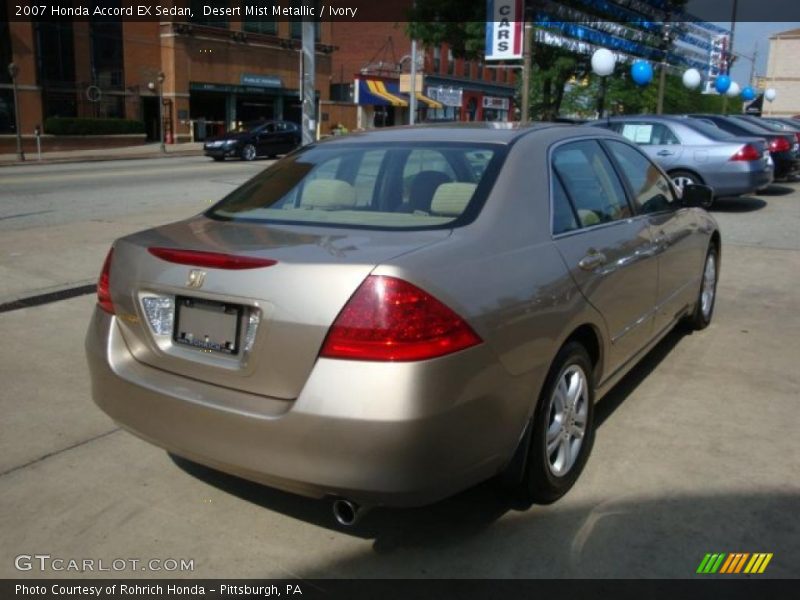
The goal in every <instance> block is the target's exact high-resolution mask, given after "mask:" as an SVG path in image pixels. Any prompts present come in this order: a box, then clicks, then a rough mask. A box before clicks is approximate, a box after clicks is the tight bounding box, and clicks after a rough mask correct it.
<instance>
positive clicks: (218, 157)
mask: <svg viewBox="0 0 800 600" xmlns="http://www.w3.org/2000/svg"><path fill="white" fill-rule="evenodd" d="M211 158H213V159H214V162H222V161H223V160H225V157H224V156H212V157H211Z"/></svg>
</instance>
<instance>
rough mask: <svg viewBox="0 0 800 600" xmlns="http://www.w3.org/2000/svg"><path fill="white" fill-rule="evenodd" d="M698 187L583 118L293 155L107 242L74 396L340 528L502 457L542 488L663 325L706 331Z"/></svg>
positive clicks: (710, 233) (707, 245)
mask: <svg viewBox="0 0 800 600" xmlns="http://www.w3.org/2000/svg"><path fill="white" fill-rule="evenodd" d="M710 201H711V191H710V189H709V188H707V187H704V186H686V187H685V188H684V189H683V191H682V194H679V192H678V191H677V190H676V189H675V188H674V187H673V185H672V183H671V182H670V181H669V179H668V178H667V177H666V176H665V175H664V173H663V171H661V169H660V168H658V167H657V166H655V165H654V164H653V163H652V162H651V161H650V159H648V158H647V157H646V156H645V155H644V154H643V153H642V152H641V151H640V150H639V149H638V148H637V147H636V146H634V145H633V144H631V143H630V142H628V141H627V140H626V139H624V138H623V137H621V136H618V135H616V134H614V133H612V132H609V131H605V130H600V129H597V130H595V129H593V128H592V129H587V128H585V127H583V128H581V127H573V126H569V125H555V124H542V125H537V126H533V127H527V128H519V127H515V126H508V127H498V126H497V125H494V126H493V125H491V124H487V125H480V126H465V127H458V126H430V127H427V128H425V127H421V128H397V129H387V130H383V131H376V132H368V133H363V134H354V135H349V136H346V137H342V138H336V139H332V140H331V141H326V142H322V143H319V144H314V145H311V146H307V147H306V148H304V149H302V150H300V151H298V152H295V153H294V154H292V155H290V156H288V157H286V158H284V159H283V160H281V161H279V162H277V163H276V164H275V165H273V166H272V167H270V168H269V169H267V170H265V171H264V172H262V173H260V174H259V175H257V176H255V177H254V178H253V179H251V180H249V181H248V182H246V183H245V184H244V185H242V186H241V187H239V188H238V189H236V190H235V191H233V192H232V193H231V194H230V195H228V196H227V197H225V198H224V199H223V200H221V201H220V202H219V203H218V204H216V205H215V206H213V207H212V208H210V209H209V210H208V211H207V212H206V213H204V214H202V215H198V216H196V217H193V218H190V219H187V220H185V221H180V222H178V223H173V224H170V225H165V226H163V227H157V228H155V229H150V230H148V231H144V232H141V233H136V234H134V235H130V236H128V237H124V238H122V239H119V240H117V241H116V242H115V243H114V245H113V248H112V249H111V251H110V252H109V253H108V257H107V259H106V261H105V265H104V266H103V270H102V273H101V276H100V280H99V284H98V303H97V308H96V310H95V312H94V316H93V319H92V321H91V324H90V327H89V331H88V334H87V342H86V348H87V353H88V358H89V364H90V367H91V375H92V383H93V394H94V399H95V401H96V402H97V404H98V405H99V406H100V407H101V408H102V409H103V410H104V411H105V412H106V413H108V414H109V415H110V416H111V417H112V418H113V419H114V420H115V421H117V422H118V423H119V424H120V425H121V426H123V427H124V428H126V429H128V430H130V431H132V432H133V433H135V434H136V435H139V436H141V437H142V438H144V439H146V440H149V441H151V442H153V443H155V444H157V445H159V446H162V447H164V448H166V449H168V450H169V451H170V452H173V453H175V454H177V455H179V456H183V457H185V458H187V459H189V460H192V461H195V462H199V463H203V464H206V465H209V466H211V467H213V468H216V469H219V470H222V471H226V472H230V473H233V474H236V475H239V476H242V477H245V478H248V479H252V480H256V481H259V482H263V483H266V484H268V485H271V486H274V487H276V488H280V489H284V490H288V491H292V492H296V493H299V494H303V495H306V496H312V497H317V498H322V497H330V498H332V499H334V500H335V502H334V506H338V512H337V514H338V516H339V519H340V522H345V523H346V522H352V520H353V519H354V518H355V515H356V514H357V511H356V508H357V506H359V505H360V506H374V505H379V504H380V505H390V506H392V505H393V506H411V505H419V504H425V503H428V502H433V501H435V500H437V499H440V498H443V497H445V496H448V495H450V494H453V493H455V492H457V491H459V490H462V489H465V488H466V487H468V486H470V485H472V484H475V483H477V482H479V481H481V480H484V479H488V478H490V477H492V476H494V475H495V474H498V473H501V472H503V473H504V477H503V479H505V480H510V481H514V480H516V483H517V486H516V488H517V489H518V490H521V491H522V492H523V493H525V494H526V495H527V497H528V499H530V500H534V501H539V502H551V501H554V500H555V499H557V498H559V497H560V496H562V495H563V494H564V493H565V492H566V491H567V490H568V489H569V488H570V487H571V486H572V485H573V483H574V482H575V480H576V478H577V477H578V475H579V473H580V471H581V469H582V467H583V465H584V463H585V462H586V459H587V456H588V455H589V452H590V449H591V446H592V440H593V435H594V426H593V421H592V415H593V404H594V403H595V401H596V400H598V399H599V398H600V397H601V396H603V395H604V394H605V393H606V392H607V391H608V390H609V388H610V387H611V386H612V385H614V383H615V382H616V381H617V380H619V379H620V378H621V377H622V375H623V374H624V373H625V372H626V371H627V370H628V369H630V367H632V366H633V365H634V364H635V363H636V362H637V361H638V360H639V359H640V358H641V357H642V355H643V354H644V353H645V352H647V351H648V350H649V349H650V348H651V347H652V346H653V345H654V344H655V343H656V342H657V341H658V340H659V339H660V338H661V337H662V336H663V335H664V334H665V333H666V332H668V331H669V330H670V328H672V326H673V325H675V324H676V323H677V322H678V321H680V320H686V321H688V322H689V323H691V324H692V325H693V326H694V327H696V328H703V327H705V326H706V325H708V323H709V320H710V319H711V316H712V312H713V309H714V298H715V292H716V283H717V274H718V272H719V259H720V236H719V232H718V229H717V226H716V224H715V222H714V220H713V219H712V218H711V217H710V216H709V215H708V214H707V213H706V212H705V210H703V208H702V206H704V205H706V204H707V203H709V202H710ZM509 470H510V472H509Z"/></svg>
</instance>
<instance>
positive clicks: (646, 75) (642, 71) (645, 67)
mask: <svg viewBox="0 0 800 600" xmlns="http://www.w3.org/2000/svg"><path fill="white" fill-rule="evenodd" d="M631 77H632V78H633V80H634V81H635V82H636V83H637V85H647V84H648V83H650V82H651V81H652V80H653V67H652V66H651V65H650V63H649V62H647V61H646V60H637V61H636V62H635V63H633V64H632V65H631Z"/></svg>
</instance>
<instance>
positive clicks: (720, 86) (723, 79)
mask: <svg viewBox="0 0 800 600" xmlns="http://www.w3.org/2000/svg"><path fill="white" fill-rule="evenodd" d="M729 87H731V78H730V77H728V76H727V75H720V76H719V77H717V80H716V81H715V82H714V88H715V89H716V90H717V91H718V92H719V93H720V94H724V93H725V92H727V91H728V88H729Z"/></svg>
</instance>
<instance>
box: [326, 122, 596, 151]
mask: <svg viewBox="0 0 800 600" xmlns="http://www.w3.org/2000/svg"><path fill="white" fill-rule="evenodd" d="M544 131H548V132H550V133H554V134H556V137H564V138H568V137H573V136H586V129H585V128H584V127H579V126H575V125H566V124H561V123H550V122H546V123H544V122H543V123H532V124H524V125H521V124H520V123H516V122H509V123H498V122H482V121H481V122H471V123H452V122H450V123H442V124H428V125H405V126H400V127H386V128H383V129H370V130H368V131H356V132H353V133H350V134H348V135H346V136H332V137H330V138H327V139H326V140H323V141H322V142H320V144H326V145H327V144H343V145H344V144H359V143H373V142H467V143H495V144H511V143H513V142H514V141H516V140H517V139H519V138H521V137H523V136H527V135H536V134H537V133H539V132H544ZM559 134H560V135H559Z"/></svg>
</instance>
